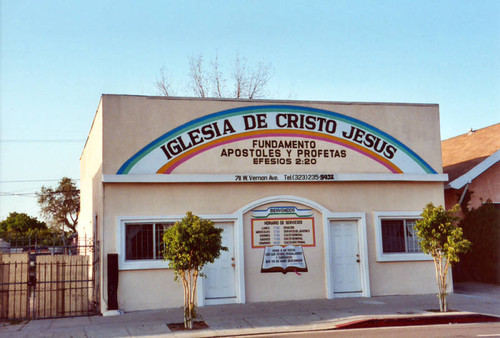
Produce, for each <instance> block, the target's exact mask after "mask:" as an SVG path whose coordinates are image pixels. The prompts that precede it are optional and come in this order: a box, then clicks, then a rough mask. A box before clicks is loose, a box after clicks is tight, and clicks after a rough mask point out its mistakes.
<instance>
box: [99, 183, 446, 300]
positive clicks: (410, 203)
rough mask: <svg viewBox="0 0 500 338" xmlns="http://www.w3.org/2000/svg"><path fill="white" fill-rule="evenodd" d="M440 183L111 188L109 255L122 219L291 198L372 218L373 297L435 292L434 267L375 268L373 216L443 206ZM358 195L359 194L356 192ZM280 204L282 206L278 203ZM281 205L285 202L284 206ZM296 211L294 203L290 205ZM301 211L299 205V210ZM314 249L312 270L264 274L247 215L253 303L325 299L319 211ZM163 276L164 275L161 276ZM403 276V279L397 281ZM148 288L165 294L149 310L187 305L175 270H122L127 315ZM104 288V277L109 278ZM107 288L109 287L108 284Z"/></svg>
mask: <svg viewBox="0 0 500 338" xmlns="http://www.w3.org/2000/svg"><path fill="white" fill-rule="evenodd" d="M442 189H443V188H442V183H395V182H393V183H375V182H372V183H370V182H365V183H355V182H352V183H348V182H335V183H274V184H271V183H259V184H244V183H243V184H241V183H240V184H236V183H225V184H106V185H105V202H104V203H105V205H106V215H105V218H104V229H105V233H104V237H105V239H106V246H105V248H104V250H103V254H104V255H106V254H107V253H114V252H117V247H116V243H117V241H116V234H117V229H116V224H117V218H118V217H125V218H126V217H127V216H129V217H137V216H144V217H147V216H168V215H183V214H185V212H186V211H187V210H191V211H193V212H194V213H196V214H200V215H210V214H213V215H215V214H217V215H219V214H233V213H234V212H236V211H237V210H238V209H240V208H242V207H244V206H246V205H248V204H249V203H251V202H253V201H256V200H259V199H261V198H264V197H268V196H275V195H292V196H297V197H300V198H304V199H307V200H311V201H313V202H316V203H318V204H320V205H322V206H324V207H325V208H326V209H328V210H330V211H332V212H338V213H340V212H366V223H367V240H368V248H367V249H368V254H369V276H370V284H371V294H372V295H373V296H378V295H392V294H418V293H433V292H435V276H434V268H433V263H432V261H425V262H377V261H376V257H377V255H376V234H375V225H374V217H373V212H375V211H421V210H422V209H423V207H424V206H425V205H426V204H427V203H428V202H433V203H434V204H443V190H442ZM353 192H355V193H353ZM278 204H279V203H278ZM281 204H283V203H281ZM285 204H286V205H290V203H285ZM299 206H300V205H299ZM315 215H316V217H315V223H316V227H315V230H316V247H314V248H309V247H306V248H304V253H305V255H306V259H307V262H308V267H309V272H307V273H302V275H301V276H297V275H296V274H294V273H287V274H286V275H283V274H281V273H267V274H261V273H260V264H261V261H262V249H251V243H250V242H251V235H250V229H249V221H248V220H249V217H248V215H247V216H245V217H244V224H243V226H244V229H243V230H244V232H243V233H244V239H243V242H244V253H245V258H244V259H245V282H246V298H247V301H250V302H252V301H266V300H267V301H270V300H284V299H314V298H326V297H327V294H326V279H325V278H326V277H325V269H324V266H325V261H324V245H325V244H324V241H325V239H324V235H323V224H322V219H321V216H320V214H319V213H318V212H317V211H315ZM159 276H161V277H159ZM396 277H397V278H396ZM143 282H144V283H145V284H144V289H147V290H161V292H160V293H158V294H157V297H152V296H151V301H148V304H149V308H162V307H177V306H182V298H179V297H178V295H177V293H179V295H181V293H180V291H179V290H178V285H176V283H175V282H174V279H173V273H172V271H169V270H138V271H121V272H120V287H119V305H120V308H123V309H124V310H134V309H144V308H145V307H144V306H145V305H144V304H145V303H144V301H143V299H144V297H147V298H148V299H149V297H150V296H149V295H147V296H145V295H144V294H143V293H137V292H136V291H135V290H136V289H134V287H135V285H136V284H139V283H143ZM105 283H106V279H105ZM104 285H106V284H104Z"/></svg>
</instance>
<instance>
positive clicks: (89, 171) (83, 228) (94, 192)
mask: <svg viewBox="0 0 500 338" xmlns="http://www.w3.org/2000/svg"><path fill="white" fill-rule="evenodd" d="M102 138H103V101H102V100H101V101H100V102H99V106H98V108H97V112H96V115H95V117H94V121H93V123H92V127H91V130H90V132H89V136H88V137H87V142H86V143H85V147H84V149H83V152H82V155H81V157H80V215H79V221H78V228H77V230H78V235H79V237H80V239H84V238H85V237H87V238H94V235H96V236H97V240H98V241H99V244H100V246H101V248H103V247H105V243H104V237H103V226H102V224H101V223H102V219H103V215H104V205H103V184H102V163H103V157H102V147H103V144H102ZM94 215H95V216H96V217H94ZM95 221H97V234H94V222H95ZM101 252H102V250H101ZM104 264H105V260H104V256H103V255H102V254H101V255H100V256H99V266H100V267H102V268H101V271H105V270H102V269H105V265H104ZM101 271H96V272H95V273H96V276H97V280H99V281H100V288H99V292H100V294H101V300H102V301H101V304H100V305H101V310H102V311H105V310H106V309H107V304H106V302H105V300H107V296H106V297H105V296H104V292H105V289H106V288H105V287H104V285H105V284H104V279H103V275H104V274H103V273H101Z"/></svg>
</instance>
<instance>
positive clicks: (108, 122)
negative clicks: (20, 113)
mask: <svg viewBox="0 0 500 338" xmlns="http://www.w3.org/2000/svg"><path fill="white" fill-rule="evenodd" d="M268 104H291V105H296V106H306V107H312V108H318V109H325V110H329V111H333V112H337V113H340V114H344V115H348V116H350V117H353V118H356V119H359V120H361V121H364V122H366V123H368V124H371V125H372V126H374V127H376V128H378V129H380V130H382V131H384V132H386V133H388V134H389V135H391V136H393V137H395V138H396V139H398V140H399V141H401V142H402V143H403V144H405V145H407V146H408V147H410V149H412V150H413V151H414V152H416V153H417V154H418V155H419V156H421V157H422V158H423V159H424V160H425V161H426V162H427V163H429V165H431V167H433V168H434V169H435V170H436V171H438V173H441V172H442V162H441V145H440V144H441V143H440V132H439V113H438V106H437V105H416V104H414V105H412V104H382V103H376V104H364V103H328V102H325V103H318V102H305V101H259V100H237V101H234V100H215V99H212V100H199V99H175V98H173V99H172V98H171V99H168V98H164V97H140V96H116V95H104V96H103V107H104V110H105V114H104V122H103V123H104V136H103V140H104V143H103V147H104V149H103V156H104V164H103V173H104V174H115V173H116V172H117V171H118V169H119V168H120V166H121V165H122V164H123V163H124V162H125V161H127V160H128V159H129V158H130V157H131V156H133V155H134V154H135V153H137V152H138V151H139V150H141V149H142V148H143V147H145V146H146V145H148V144H149V143H150V142H152V141H153V140H155V139H157V138H158V137H160V136H161V135H163V134H164V133H166V132H168V131H170V130H172V129H174V128H175V127H178V126H179V125H182V124H184V123H187V122H189V121H192V120H193V119H195V118H198V117H201V116H205V115H208V114H211V113H215V112H219V111H222V110H225V109H230V108H236V107H244V106H253V105H268ZM239 143H241V142H238V144H239ZM337 148H342V147H340V146H339V147H337ZM348 151H349V152H350V153H351V156H349V157H352V160H350V159H348V160H347V162H349V163H351V164H352V163H358V162H359V161H363V160H364V158H363V157H360V156H359V155H358V154H357V153H356V152H354V151H351V150H348ZM199 156H200V157H199V159H204V161H203V162H201V164H200V162H199V161H197V160H196V159H197V158H198V156H196V157H195V158H194V159H193V160H190V161H189V162H188V163H186V164H185V165H184V168H179V169H178V170H177V171H176V172H175V173H182V172H183V171H182V170H185V172H188V173H192V172H193V170H192V166H194V167H196V168H197V169H196V170H197V172H198V173H200V172H204V170H205V169H207V168H208V169H209V171H210V173H222V172H225V171H224V169H225V168H227V167H228V166H227V165H223V166H222V165H220V161H221V157H220V156H218V153H217V152H216V153H213V154H212V156H211V158H212V159H214V158H215V160H216V162H213V163H212V162H210V160H209V162H207V157H204V154H201V155H199ZM337 162H338V163H339V165H340V169H344V168H349V166H348V165H346V164H344V163H343V162H346V161H337ZM217 163H219V165H217ZM322 163H324V168H330V169H331V165H332V162H331V161H325V160H323V161H322ZM333 163H335V162H333ZM189 164H192V166H190V165H189ZM358 164H359V163H358ZM368 165H370V167H369V168H367V167H366V166H368ZM363 166H364V167H365V168H366V170H368V169H369V170H370V171H371V172H387V170H386V169H385V168H383V167H381V166H380V165H379V164H378V163H376V162H374V161H369V162H366V163H364V164H363ZM324 168H323V169H324ZM351 168H359V165H357V166H353V165H351ZM240 169H241V168H240ZM244 169H245V170H246V172H247V173H248V172H249V170H252V172H254V171H253V170H256V171H255V172H259V167H254V166H253V167H247V168H244ZM287 169H289V170H290V171H291V172H300V171H302V172H304V171H303V170H304V169H306V170H309V171H308V172H316V171H317V170H316V168H315V167H308V168H294V167H293V166H292V167H288V168H287ZM231 170H232V173H234V170H235V168H231ZM281 170H282V168H280V167H279V166H268V167H267V168H266V170H265V171H266V172H267V173H270V172H280V171H281ZM239 171H240V172H241V170H239ZM261 171H262V170H261ZM337 172H338V171H337ZM342 172H345V171H342ZM351 172H357V170H355V169H354V170H353V169H351Z"/></svg>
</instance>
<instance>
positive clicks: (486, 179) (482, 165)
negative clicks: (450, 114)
mask: <svg viewBox="0 0 500 338" xmlns="http://www.w3.org/2000/svg"><path fill="white" fill-rule="evenodd" d="M441 149H442V154H443V172H444V173H445V174H448V176H449V180H448V182H447V184H445V205H446V209H450V208H451V207H453V206H454V205H455V204H457V203H458V204H463V203H466V204H467V207H468V208H477V207H479V206H481V204H482V203H483V202H486V200H488V199H490V200H491V201H492V202H494V203H500V162H499V161H500V123H497V124H494V125H492V126H489V127H486V128H482V129H479V130H473V129H471V130H469V132H468V133H466V134H462V135H459V136H456V137H453V138H450V139H447V140H444V141H442V142H441Z"/></svg>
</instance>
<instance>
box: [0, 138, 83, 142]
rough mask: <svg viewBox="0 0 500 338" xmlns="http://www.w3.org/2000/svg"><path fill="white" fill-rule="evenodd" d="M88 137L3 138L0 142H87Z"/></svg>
mask: <svg viewBox="0 0 500 338" xmlns="http://www.w3.org/2000/svg"><path fill="white" fill-rule="evenodd" d="M85 140H86V139H1V140H0V142H7V143H31V142H36V143H42V142H48V143H77V142H85Z"/></svg>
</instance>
